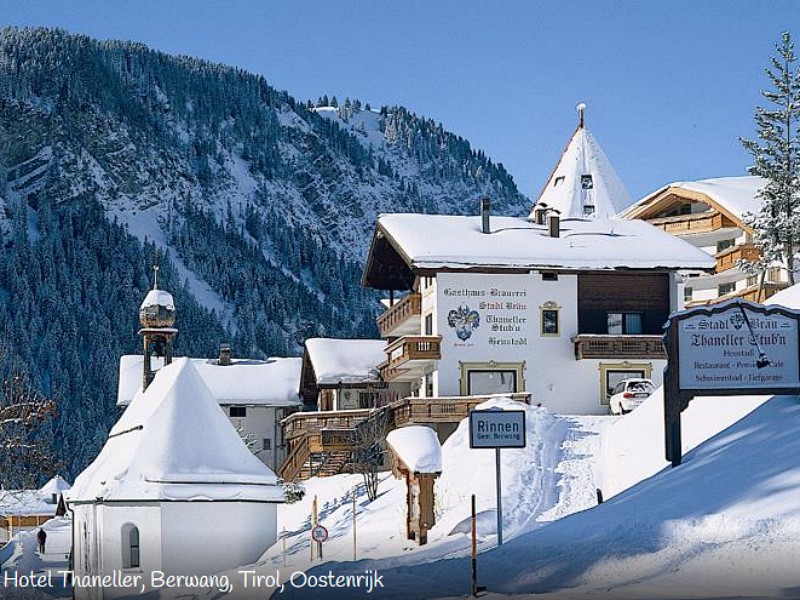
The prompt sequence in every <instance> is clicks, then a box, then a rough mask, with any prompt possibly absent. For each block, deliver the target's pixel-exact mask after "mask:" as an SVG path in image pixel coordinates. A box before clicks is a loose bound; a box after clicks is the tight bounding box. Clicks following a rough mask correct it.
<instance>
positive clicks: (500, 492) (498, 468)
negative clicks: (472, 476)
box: [494, 448, 503, 546]
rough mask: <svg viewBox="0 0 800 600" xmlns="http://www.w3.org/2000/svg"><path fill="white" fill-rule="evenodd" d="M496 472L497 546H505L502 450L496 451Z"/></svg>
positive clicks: (497, 449)
mask: <svg viewBox="0 0 800 600" xmlns="http://www.w3.org/2000/svg"><path fill="white" fill-rule="evenodd" d="M494 470H495V475H496V477H497V545H498V546H502V545H503V484H502V482H501V477H500V471H501V464H500V448H495V449H494Z"/></svg>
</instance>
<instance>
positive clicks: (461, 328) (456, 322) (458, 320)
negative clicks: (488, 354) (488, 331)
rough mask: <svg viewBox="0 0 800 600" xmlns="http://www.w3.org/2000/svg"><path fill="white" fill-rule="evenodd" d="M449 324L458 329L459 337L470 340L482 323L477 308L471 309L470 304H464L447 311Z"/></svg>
mask: <svg viewBox="0 0 800 600" xmlns="http://www.w3.org/2000/svg"><path fill="white" fill-rule="evenodd" d="M447 324H448V325H449V326H450V327H452V328H453V329H455V330H456V335H457V336H458V339H460V340H468V339H469V338H470V337H471V336H472V332H473V331H474V330H475V329H477V328H478V326H479V325H480V324H481V316H480V315H479V314H478V311H477V310H471V309H470V307H469V306H468V305H466V304H462V305H461V306H459V307H458V308H454V309H453V310H451V311H450V312H449V313H447Z"/></svg>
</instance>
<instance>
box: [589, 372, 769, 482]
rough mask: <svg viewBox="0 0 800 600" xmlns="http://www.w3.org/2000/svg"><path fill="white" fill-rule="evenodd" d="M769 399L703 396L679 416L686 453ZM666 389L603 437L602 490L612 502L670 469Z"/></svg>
mask: <svg viewBox="0 0 800 600" xmlns="http://www.w3.org/2000/svg"><path fill="white" fill-rule="evenodd" d="M769 398H770V396H699V397H697V398H695V399H694V400H692V401H691V402H690V403H689V407H688V408H687V409H686V410H685V411H684V412H683V413H682V415H681V425H682V436H681V442H682V448H683V453H684V454H686V453H687V452H689V451H690V450H692V449H693V448H695V447H697V446H698V445H699V444H700V443H702V442H704V441H705V440H707V439H709V438H710V437H712V436H714V435H716V434H718V433H719V432H720V431H722V430H724V429H726V428H728V427H730V426H731V425H732V424H733V423H735V422H736V421H738V420H739V419H741V418H743V417H745V416H746V415H748V414H749V413H750V412H752V411H753V410H754V409H756V408H758V407H759V406H761V404H763V403H764V402H766V401H767V400H768V399H769ZM665 444H666V442H665V441H664V389H663V387H659V388H657V389H656V391H655V392H654V393H653V394H652V395H651V396H650V397H649V398H648V399H647V400H645V401H644V402H643V403H642V404H641V406H639V408H637V409H636V410H634V411H633V412H631V413H629V414H627V415H626V416H624V417H622V418H621V419H619V421H618V422H617V423H615V424H614V425H613V426H612V427H610V428H609V429H608V430H606V431H605V432H604V433H603V436H602V438H601V446H602V460H601V461H600V465H601V467H600V469H601V475H600V481H599V485H600V488H601V489H602V491H603V495H604V496H605V498H610V497H612V496H614V495H616V494H619V493H620V492H622V491H623V490H626V489H628V488H629V487H631V486H632V485H635V484H636V483H639V482H640V481H642V480H644V479H647V478H648V477H651V476H652V475H655V474H656V473H658V472H659V471H661V470H662V469H664V468H665V467H667V466H668V464H669V463H668V462H667V460H666V459H665V458H664V448H665Z"/></svg>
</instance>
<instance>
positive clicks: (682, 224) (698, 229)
mask: <svg viewBox="0 0 800 600" xmlns="http://www.w3.org/2000/svg"><path fill="white" fill-rule="evenodd" d="M647 222H648V223H650V224H651V225H655V226H656V227H660V228H661V229H663V230H664V231H666V232H667V233H671V234H673V235H686V234H689V233H710V232H712V231H716V230H717V229H722V228H723V227H736V223H734V222H733V221H731V220H730V219H729V218H728V217H726V216H725V215H723V214H722V213H718V212H717V211H714V210H707V211H705V212H700V213H692V214H688V215H676V216H674V217H660V218H658V219H648V220H647Z"/></svg>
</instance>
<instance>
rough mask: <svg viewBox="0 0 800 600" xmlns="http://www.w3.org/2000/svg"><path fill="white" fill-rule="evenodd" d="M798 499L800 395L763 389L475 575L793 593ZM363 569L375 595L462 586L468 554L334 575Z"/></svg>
mask: <svg viewBox="0 0 800 600" xmlns="http://www.w3.org/2000/svg"><path fill="white" fill-rule="evenodd" d="M637 410H639V409H637ZM635 412H636V411H634V413H635ZM634 413H631V414H634ZM625 418H627V417H625ZM623 420H624V419H623ZM445 450H446V449H445ZM444 467H445V472H447V464H446V462H445V465H444ZM509 495H510V494H509ZM798 496H800V402H798V398H797V397H796V396H791V397H786V396H784V397H773V398H772V399H770V400H769V401H767V402H765V403H763V404H762V405H761V406H759V407H758V408H756V409H755V410H754V411H753V412H752V413H751V414H749V415H747V416H746V417H744V418H743V419H741V420H740V421H739V422H737V423H736V424H734V425H733V426H731V427H730V428H728V429H727V430H725V431H722V432H720V433H719V434H717V435H716V436H714V437H713V438H711V439H710V440H708V441H707V442H705V443H703V444H701V445H700V446H699V447H697V448H696V449H695V450H692V451H690V452H689V453H688V454H687V455H686V457H685V462H684V464H683V465H682V466H680V467H678V468H677V469H668V470H665V471H663V472H661V473H658V474H657V475H655V476H654V477H651V478H650V479H648V480H646V481H644V482H641V483H639V484H638V485H636V486H634V487H632V488H631V489H628V490H627V491H625V492H623V493H621V494H619V495H617V496H616V497H614V498H612V499H611V500H608V501H607V502H605V503H604V504H601V505H599V506H597V507H595V508H592V509H590V510H584V511H583V512H579V513H576V514H572V515H570V516H567V517H565V518H563V519H559V520H557V521H553V522H551V523H548V524H546V525H545V526H542V527H539V528H536V529H534V530H532V531H529V532H526V533H523V534H522V535H519V536H518V537H516V538H515V539H511V540H510V541H509V542H507V543H506V544H505V545H504V546H503V547H502V548H497V549H493V550H490V551H488V552H483V553H482V554H481V555H480V557H479V559H478V573H479V583H480V584H481V585H485V586H487V588H488V589H489V591H490V592H491V593H493V594H497V595H496V596H491V595H490V596H489V597H494V598H501V597H506V595H513V596H519V595H536V598H542V599H554V598H558V599H560V600H563V599H566V598H570V599H581V598H585V599H589V598H599V597H602V598H614V599H628V600H634V599H638V600H659V599H679V598H682V599H686V598H693V599H699V598H734V597H735V598H749V599H751V600H753V599H756V598H759V599H762V598H768V597H779V598H797V597H798V587H797V565H796V562H797V561H796V557H797V555H798V550H800V510H799V509H798V507H797V498H798ZM365 567H366V568H377V569H379V571H380V573H381V575H382V576H383V583H384V586H385V587H384V588H383V589H382V590H381V594H380V597H381V598H382V599H383V600H386V599H395V598H396V599H397V600H401V599H402V600H414V599H422V598H425V599H430V598H446V597H462V596H464V595H465V593H466V591H468V590H469V579H468V577H469V568H470V567H469V558H468V556H466V555H463V554H461V555H458V554H457V555H447V554H446V553H443V552H441V549H440V552H439V554H438V556H436V557H431V558H430V560H429V561H427V562H425V563H423V564H416V565H409V564H408V561H405V562H400V563H398V562H397V561H396V560H378V561H370V562H368V563H361V564H354V565H352V566H348V567H345V566H344V565H337V568H336V570H335V571H336V573H337V574H338V573H340V572H353V573H355V572H363V568H365ZM329 568H330V565H325V566H322V567H319V568H315V569H314V570H312V571H311V573H312V574H322V573H327V570H328V569H329ZM287 591H289V592H292V593H291V594H284V596H286V595H289V597H291V598H305V597H311V596H309V595H307V594H305V593H304V592H303V591H302V590H287ZM348 594H349V595H348ZM501 595H504V596H501ZM324 597H325V598H350V597H352V592H351V591H345V590H341V591H332V592H331V593H330V594H329V593H326V594H325V596H324Z"/></svg>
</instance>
